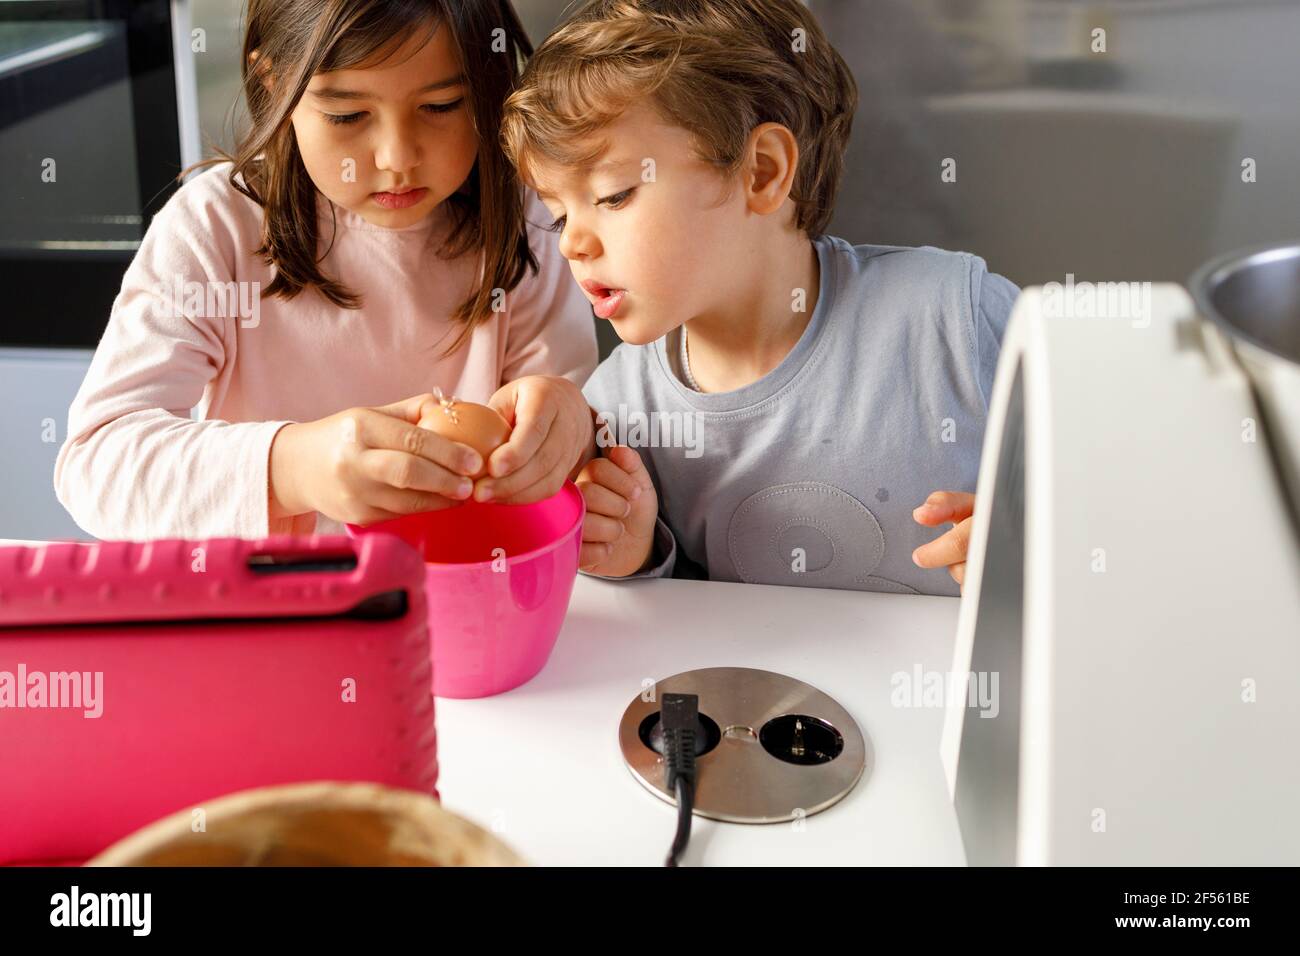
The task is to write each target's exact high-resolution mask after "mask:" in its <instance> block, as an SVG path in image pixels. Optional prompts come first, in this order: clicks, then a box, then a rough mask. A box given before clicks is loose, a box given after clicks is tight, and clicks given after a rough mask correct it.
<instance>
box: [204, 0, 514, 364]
mask: <svg viewBox="0 0 1300 956" xmlns="http://www.w3.org/2000/svg"><path fill="white" fill-rule="evenodd" d="M246 18H247V20H246V26H245V31H244V51H243V52H244V57H243V89H244V98H245V101H246V102H247V105H248V110H249V113H250V118H251V128H250V129H249V131H248V133H247V135H245V136H244V137H243V138H242V140H241V141H240V143H239V145H238V147H237V148H236V150H235V152H234V155H226V154H224V153H222V154H221V155H220V156H219V158H217V159H214V160H210V161H209V162H210V163H213V162H221V161H230V162H232V163H233V164H234V166H233V169H232V170H231V172H230V183H231V185H232V186H233V187H234V188H236V189H238V190H239V191H240V192H241V193H243V194H244V195H246V196H247V197H248V198H249V199H251V200H253V202H255V203H257V204H258V205H259V206H261V207H262V209H263V211H264V217H263V222H264V224H263V227H262V244H261V245H260V246H259V247H258V248H257V249H256V250H255V254H256V255H258V256H260V257H262V259H263V261H265V262H266V263H267V264H268V265H271V266H274V268H275V270H276V271H275V279H274V280H273V281H272V282H271V284H270V285H269V286H268V287H267V289H266V292H267V293H268V294H270V295H278V296H281V297H282V298H286V299H291V298H293V297H294V296H296V295H297V294H298V293H300V292H301V291H302V290H303V289H305V288H308V287H313V288H315V289H316V290H317V291H319V292H320V294H321V295H323V296H325V297H326V298H327V299H329V300H330V301H331V302H333V303H335V304H336V305H340V306H343V307H345V308H359V307H360V305H361V301H360V297H359V296H357V295H356V294H355V293H354V292H352V291H351V290H349V289H348V288H347V287H346V286H344V285H343V284H342V283H341V282H340V281H339V280H338V279H334V278H331V277H329V276H326V275H325V274H324V273H323V272H322V271H321V269H320V258H318V257H317V254H316V253H317V246H318V242H319V238H320V237H319V235H318V232H319V230H318V221H317V200H316V187H315V185H314V184H313V183H312V181H311V177H310V176H308V174H307V170H306V167H304V165H303V162H302V158H301V157H300V156H299V153H298V146H297V141H296V139H295V137H294V135H293V127H292V124H291V122H290V115H291V114H292V112H293V110H294V108H295V107H296V106H297V104H298V101H299V100H300V99H301V98H302V95H303V93H304V92H305V91H306V89H307V84H308V83H309V82H310V81H311V78H312V76H313V75H315V74H316V73H322V72H328V71H330V70H339V69H346V68H348V67H353V66H356V65H358V64H364V63H367V62H370V61H372V60H373V59H374V57H375V56H376V55H377V54H380V53H382V52H383V51H384V50H386V49H388V48H390V47H392V46H394V45H395V43H396V42H399V39H400V38H409V37H411V36H419V35H421V34H422V35H423V36H424V37H425V39H426V42H427V40H428V38H430V37H432V35H433V33H434V31H435V30H437V29H438V28H440V27H442V26H447V27H449V28H450V29H451V33H452V39H453V42H454V44H455V46H456V49H457V52H458V53H459V55H460V58H461V61H462V63H463V64H464V67H465V70H464V72H465V78H466V80H465V81H466V84H467V86H468V88H469V93H468V96H467V98H466V99H467V104H468V109H469V110H470V111H471V113H470V115H471V117H472V118H473V121H474V127H475V130H476V131H477V133H478V144H479V145H478V157H477V160H476V162H475V164H474V168H473V171H472V172H471V173H470V176H469V178H468V179H467V180H466V182H465V184H464V186H463V187H462V188H461V190H460V191H458V192H456V193H455V194H453V195H452V196H450V197H449V198H448V199H447V206H448V210H449V212H450V214H451V217H452V229H451V232H450V234H449V235H448V237H447V239H446V241H445V243H444V245H443V247H442V249H441V250H440V251H439V255H441V256H442V257H444V258H448V259H453V258H456V257H458V256H461V255H463V254H465V253H469V252H478V251H481V253H482V255H483V273H482V278H481V281H480V284H479V286H478V288H477V289H475V290H474V291H473V292H472V293H471V294H470V296H469V298H467V299H466V300H465V301H464V302H463V303H461V305H460V306H459V308H458V309H457V311H456V313H455V316H454V318H455V320H456V321H459V322H462V323H464V328H463V329H462V331H461V334H460V336H459V337H458V338H457V339H456V341H455V342H454V343H453V344H452V346H451V349H453V350H454V349H455V348H457V347H458V346H459V345H460V344H461V343H463V342H464V341H465V339H466V338H467V337H468V335H469V333H470V332H472V331H473V329H474V327H475V326H477V325H478V324H479V323H481V322H482V321H483V320H484V319H486V318H487V317H488V316H489V315H490V314H491V312H492V305H493V299H494V290H496V289H503V290H505V291H507V292H508V291H510V290H512V289H514V288H515V286H517V285H518V284H519V282H520V280H522V279H523V277H524V276H525V275H526V273H527V270H528V269H530V268H531V269H532V270H534V271H536V270H537V260H536V258H535V257H534V256H533V254H532V252H531V251H530V249H529V247H528V236H527V232H526V231H525V226H524V210H523V195H522V192H521V188H520V185H519V181H518V178H517V176H516V175H515V173H514V171H513V169H511V167H510V164H509V162H508V160H507V159H506V158H505V155H504V154H503V153H502V151H501V146H500V142H499V129H500V124H501V110H502V105H503V104H504V102H505V99H506V97H507V96H508V95H509V94H510V92H511V91H512V90H513V89H514V88H515V86H516V84H517V83H518V79H519V72H520V69H521V68H522V64H523V62H524V60H526V59H527V57H528V56H529V55H531V54H532V44H531V43H530V42H529V40H528V35H527V34H526V33H525V32H524V29H523V26H522V25H521V24H520V22H519V18H518V16H517V15H516V14H515V11H514V8H513V7H512V6H511V4H510V2H509V0H249V3H248V9H247V14H246ZM268 63H269V64H270V66H269V69H270V72H271V76H272V78H273V82H272V83H270V84H269V88H268V84H267V83H265V80H266V78H267V68H266V67H265V64H268ZM200 165H207V164H200ZM241 180H242V182H241ZM321 258H323V256H322V257H321Z"/></svg>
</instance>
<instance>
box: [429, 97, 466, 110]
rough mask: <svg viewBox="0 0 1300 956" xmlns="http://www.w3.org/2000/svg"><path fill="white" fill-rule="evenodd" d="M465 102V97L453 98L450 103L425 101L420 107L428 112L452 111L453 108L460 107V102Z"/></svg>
mask: <svg viewBox="0 0 1300 956" xmlns="http://www.w3.org/2000/svg"><path fill="white" fill-rule="evenodd" d="M464 102H465V97H463V96H462V97H461V98H460V99H458V100H452V101H451V102H450V103H425V104H424V105H423V106H421V107H420V109H422V110H424V111H425V112H426V113H450V112H451V111H452V110H456V109H459V108H460V104H461V103H464Z"/></svg>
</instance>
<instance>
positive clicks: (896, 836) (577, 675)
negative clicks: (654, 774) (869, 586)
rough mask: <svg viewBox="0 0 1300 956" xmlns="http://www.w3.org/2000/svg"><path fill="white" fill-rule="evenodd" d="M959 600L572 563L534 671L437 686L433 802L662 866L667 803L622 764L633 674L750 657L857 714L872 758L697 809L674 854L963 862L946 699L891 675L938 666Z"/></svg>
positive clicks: (636, 681)
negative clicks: (746, 808)
mask: <svg viewBox="0 0 1300 956" xmlns="http://www.w3.org/2000/svg"><path fill="white" fill-rule="evenodd" d="M957 607H958V601H957V599H955V598H944V597H917V596H912V595H895V594H875V593H865V592H857V591H832V590H823V589H817V588H793V587H772V586H757V585H748V584H726V583H720V582H701V581H673V580H667V581H664V580H660V581H638V582H621V583H613V582H606V581H599V580H595V579H592V578H587V577H583V576H579V579H578V581H577V584H576V586H575V589H574V594H573V601H572V603H571V604H570V607H569V614H568V618H567V619H566V621H565V625H564V629H563V631H561V633H560V637H559V641H558V643H557V644H556V647H555V651H554V653H553V654H552V655H551V659H550V661H549V662H548V663H547V665H546V667H545V669H544V670H543V671H542V672H541V673H540V674H539V675H538V676H537V677H535V678H533V679H532V680H531V681H529V682H528V683H527V684H525V685H524V686H522V687H519V688H516V689H515V690H512V691H510V692H508V693H505V694H501V695H498V696H496V697H489V698H483V699H479V700H450V699H446V698H441V697H440V698H438V700H437V709H436V720H437V724H438V759H439V763H440V765H441V772H440V775H439V782H438V789H439V791H440V792H441V794H442V798H443V804H444V805H445V806H446V807H447V808H448V809H451V810H454V811H456V812H457V813H460V814H462V815H463V816H466V817H468V818H470V819H472V820H475V821H476V822H478V823H480V824H481V825H483V826H485V827H487V828H489V829H491V830H493V831H494V832H496V833H497V834H498V836H500V837H501V838H502V839H503V840H505V841H506V842H507V843H509V844H510V845H511V846H512V847H514V848H515V849H516V850H517V851H518V852H519V853H521V854H522V855H523V856H524V857H525V858H526V859H528V861H529V862H531V863H534V864H539V865H560V866H565V865H604V866H608V865H651V866H659V865H662V863H663V860H664V857H665V856H666V854H667V851H668V846H669V844H670V843H671V842H672V836H673V829H674V825H675V820H676V816H675V810H674V808H673V807H672V806H671V805H670V804H668V803H666V802H664V801H661V800H659V799H658V798H656V797H654V796H653V795H651V794H650V793H649V792H648V791H647V790H646V789H645V788H644V787H643V786H642V785H641V784H640V783H638V782H637V781H636V779H634V778H633V776H632V774H631V772H630V771H629V770H628V769H627V767H626V765H625V764H624V763H623V758H622V755H621V753H620V751H619V746H618V724H619V720H620V719H621V718H622V715H623V711H624V710H625V709H626V707H627V705H628V704H629V703H630V702H631V701H632V700H633V699H634V698H636V697H637V696H638V695H640V694H641V691H642V681H643V679H645V678H651V679H655V680H658V679H661V678H665V677H669V676H671V675H673V674H676V673H679V672H681V671H687V670H693V669H695V668H699V667H726V666H732V667H756V668H760V669H763V670H771V671H777V672H779V673H782V674H788V675H790V676H791V677H796V678H798V679H800V680H803V681H805V682H807V683H809V684H812V685H813V686H814V687H816V688H818V689H819V690H821V691H824V692H825V693H827V694H829V695H830V696H832V697H834V698H835V699H836V700H837V701H839V703H840V704H841V705H843V706H844V707H845V709H847V710H848V711H849V713H850V714H852V715H853V717H854V719H855V720H856V721H857V722H858V726H859V727H860V728H861V730H862V732H863V734H864V735H865V736H866V737H867V738H868V740H869V752H874V760H875V763H874V766H872V765H869V766H868V768H867V773H866V774H865V775H864V776H863V778H862V779H861V780H860V781H859V782H858V784H857V786H856V787H855V788H854V789H853V790H852V791H851V792H850V793H849V795H848V796H846V797H845V798H844V799H843V800H842V801H840V802H839V803H837V804H835V805H834V806H832V807H831V808H830V809H828V810H825V811H823V812H821V813H818V814H814V815H812V816H809V817H807V818H806V819H805V820H803V821H796V822H792V823H778V824H767V825H746V824H734V823H720V822H715V821H712V820H706V819H704V818H702V817H698V816H697V817H696V818H695V820H694V824H693V826H692V830H691V842H690V846H689V848H688V851H687V853H686V856H685V858H684V859H683V861H682V863H683V865H685V866H694V865H706V866H709V865H711V866H728V865H753V864H759V865H766V864H777V865H793V866H797V865H862V864H869V865H870V864H888V865H911V864H926V865H935V864H939V865H962V864H963V863H964V862H965V857H964V854H963V852H962V848H961V839H960V836H959V833H958V829H957V820H956V816H955V814H954V812H953V808H952V804H951V803H950V801H949V800H948V795H947V789H946V786H945V784H944V777H943V769H942V766H941V765H940V762H939V735H940V731H941V728H942V725H943V710H942V708H937V707H932V708H916V709H911V708H904V707H895V706H893V705H892V704H891V691H892V690H893V687H892V686H891V683H890V678H891V676H892V675H894V674H895V673H897V672H900V671H902V672H906V673H908V674H909V675H912V674H913V673H914V672H915V669H916V668H917V667H918V666H919V667H920V668H921V670H922V671H923V672H925V673H930V672H940V673H943V674H946V673H947V672H948V671H949V670H950V669H951V666H952V651H953V640H954V638H955V634H956V624H957Z"/></svg>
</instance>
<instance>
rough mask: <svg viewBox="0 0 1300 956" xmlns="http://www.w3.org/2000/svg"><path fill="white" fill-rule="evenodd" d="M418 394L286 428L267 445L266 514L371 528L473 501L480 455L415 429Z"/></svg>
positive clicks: (425, 397) (424, 399) (422, 400)
mask: <svg viewBox="0 0 1300 956" xmlns="http://www.w3.org/2000/svg"><path fill="white" fill-rule="evenodd" d="M428 401H437V399H435V398H434V397H433V395H429V394H425V395H417V396H415V397H414V398H408V399H406V401H403V402H395V403H394V404H392V405H384V406H382V407H379V408H349V409H347V410H345V411H341V412H338V413H337V414H334V415H330V416H329V417H328V418H322V419H319V420H317V421H314V422H303V423H295V424H292V425H286V426H285V427H284V428H282V429H280V431H279V432H278V433H277V434H276V436H275V440H274V441H273V442H272V443H271V460H270V479H271V480H270V484H271V488H270V500H271V516H272V517H273V518H275V517H284V516H288V515H295V514H302V513H304V512H308V511H319V512H320V513H321V514H324V515H328V516H329V517H331V518H333V519H335V520H336V521H344V522H348V523H350V524H372V523H374V522H376V521H386V520H388V519H389V518H396V517H399V516H401V515H406V514H414V513H415V512H419V511H438V510H441V509H442V508H451V507H454V506H456V505H459V504H460V503H461V501H463V500H464V499H466V498H468V497H469V496H470V493H471V491H472V490H473V482H471V481H470V479H469V478H467V477H465V476H466V475H470V474H473V473H474V472H475V471H476V470H477V469H478V468H479V466H480V465H481V464H482V461H481V458H480V456H479V453H478V452H476V451H475V450H474V449H472V448H470V447H468V446H467V445H462V444H460V443H459V442H454V441H450V440H448V439H446V438H443V437H442V436H441V435H437V434H434V433H433V432H431V431H428V430H426V429H423V428H420V427H418V426H417V425H416V422H418V421H419V419H420V406H421V405H423V404H424V403H425V402H428Z"/></svg>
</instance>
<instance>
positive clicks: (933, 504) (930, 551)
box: [912, 491, 975, 584]
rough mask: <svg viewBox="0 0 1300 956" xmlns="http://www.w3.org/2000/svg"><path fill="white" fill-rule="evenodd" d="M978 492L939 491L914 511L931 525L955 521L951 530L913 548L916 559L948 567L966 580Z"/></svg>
mask: <svg viewBox="0 0 1300 956" xmlns="http://www.w3.org/2000/svg"><path fill="white" fill-rule="evenodd" d="M974 512H975V496H974V495H972V494H970V493H968V492H965V491H936V492H934V493H933V494H931V495H930V497H929V498H927V499H925V503H924V504H922V505H921V506H920V507H919V508H917V509H915V510H914V511H913V512H912V517H913V518H915V519H916V521H917V522H918V523H919V524H923V525H926V526H927V527H934V526H935V525H940V524H943V523H944V522H946V521H951V522H952V523H953V525H952V527H951V528H950V529H948V531H946V532H944V533H943V534H941V535H940V536H939V537H937V538H935V539H934V540H933V541H931V542H930V543H929V544H923V545H921V546H920V547H919V548H917V549H916V550H915V551H913V552H912V560H913V561H914V562H916V563H917V564H918V565H920V566H921V567H923V568H942V567H947V568H948V573H949V574H950V575H952V579H953V580H954V581H956V582H957V583H958V584H962V583H963V582H964V581H965V580H966V551H967V549H969V548H970V527H971V515H972V514H974Z"/></svg>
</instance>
